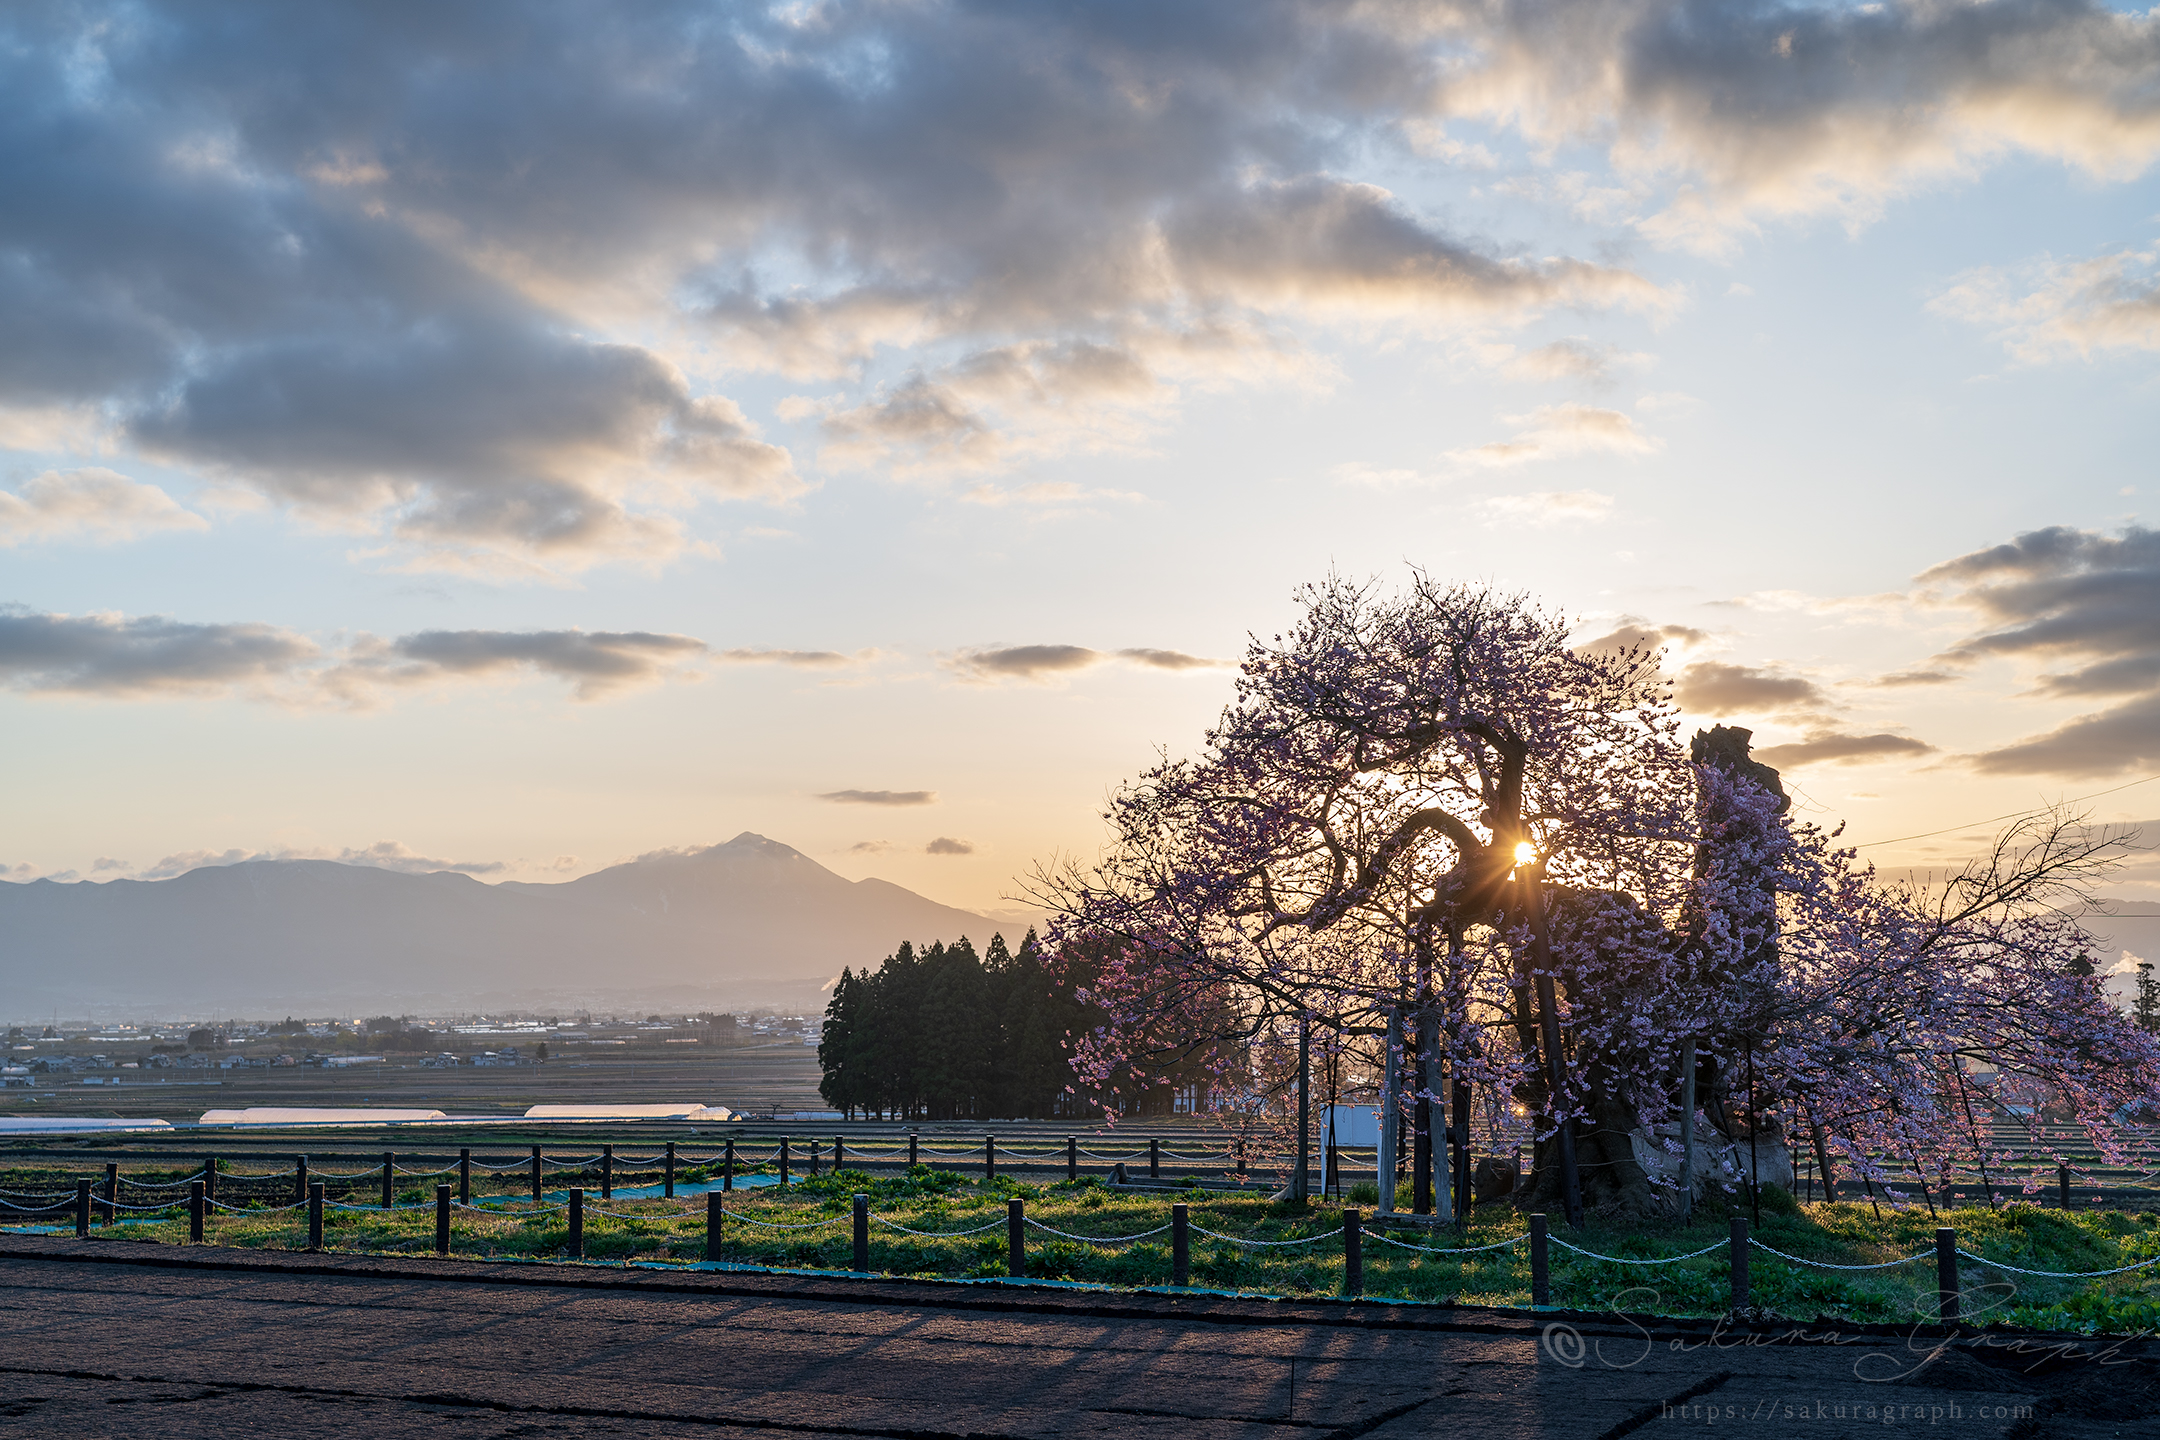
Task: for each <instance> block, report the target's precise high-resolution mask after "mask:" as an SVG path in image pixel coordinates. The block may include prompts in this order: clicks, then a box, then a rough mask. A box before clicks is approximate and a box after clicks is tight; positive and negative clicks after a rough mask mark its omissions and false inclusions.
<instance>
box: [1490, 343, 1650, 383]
mask: <svg viewBox="0 0 2160 1440" xmlns="http://www.w3.org/2000/svg"><path fill="white" fill-rule="evenodd" d="M1648 363H1650V357H1649V356H1647V355H1640V354H1622V353H1621V352H1620V351H1619V350H1617V349H1615V348H1614V347H1613V346H1610V345H1599V344H1595V343H1593V342H1592V341H1589V340H1586V339H1584V338H1583V337H1581V336H1570V337H1569V338H1567V339H1565V340H1555V341H1553V342H1552V343H1551V344H1549V345H1540V346H1539V347H1538V348H1536V349H1535V350H1526V351H1524V352H1523V353H1521V354H1520V355H1517V356H1515V357H1514V358H1513V359H1511V360H1509V361H1508V362H1507V363H1506V364H1505V365H1503V366H1501V367H1500V368H1501V373H1503V374H1505V375H1507V376H1508V377H1510V378H1511V379H1516V380H1580V381H1584V382H1586V383H1588V384H1592V385H1605V384H1609V383H1611V381H1612V379H1613V371H1614V370H1615V369H1616V368H1621V367H1626V368H1634V367H1637V366H1641V365H1647V364H1648Z"/></svg>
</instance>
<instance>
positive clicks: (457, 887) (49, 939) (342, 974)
mask: <svg viewBox="0 0 2160 1440" xmlns="http://www.w3.org/2000/svg"><path fill="white" fill-rule="evenodd" d="M997 928H998V925H997V923H996V922H994V921H991V920H989V919H986V918H985V917H983V916H981V915H977V914H974V913H972V912H970V911H966V910H958V909H954V908H953V907H951V906H948V905H940V904H938V903H937V902H935V901H933V900H929V899H926V898H924V897H923V896H921V895H917V894H916V893H914V892H913V891H912V890H907V889H904V888H902V887H901V886H898V885H894V884H891V883H890V882H888V881H884V880H876V879H866V880H848V879H845V878H844V877H842V876H839V875H836V874H834V873H833V872H832V871H830V870H828V869H826V868H825V867H824V866H822V865H820V864H818V863H817V862H816V861H814V860H812V859H811V858H810V857H809V856H807V855H804V854H803V853H802V852H800V851H798V850H795V849H793V848H792V847H790V846H787V845H783V844H781V843H779V842H778V841H776V840H768V839H767V838H765V837H764V836H762V835H756V834H752V833H750V832H748V831H745V832H744V833H743V834H741V835H738V836H736V837H735V838H734V839H733V840H730V841H728V842H727V843H726V844H724V845H713V846H709V847H706V848H704V849H701V850H688V851H662V852H657V853H655V854H651V855H643V856H640V857H638V858H637V859H636V860H632V861H629V862H627V863H625V864H622V865H615V866H611V867H609V868H608V869H605V870H600V871H596V872H594V873H593V874H590V875H585V876H580V877H579V878H578V879H576V880H569V881H563V882H560V883H556V884H532V883H525V882H518V881H505V882H503V883H501V884H497V885H486V884H482V883H481V882H479V881H477V880H475V879H473V878H472V877H471V876H469V875H463V874H459V873H456V872H454V871H435V872H432V873H430V874H424V875H408V874H401V873H398V872H395V871H390V870H381V869H376V868H373V867H371V866H366V865H348V864H344V863H341V862H339V861H334V860H251V861H246V862H243V863H241V864H237V865H224V866H204V867H202V868H200V869H196V870H190V871H188V872H187V873H186V874H184V875H178V876H175V877H173V878H172V879H169V880H111V881H105V882H103V883H94V882H89V881H75V882H55V881H50V880H33V881H29V882H27V883H0V1018H5V1019H6V1020H8V1021H10V1022H14V1021H19V1020H26V1019H30V1018H33V1017H37V1016H41V1015H45V1014H48V1013H50V1012H51V1011H53V1010H54V1009H59V1010H62V1011H70V1012H74V1013H85V1012H94V1013H113V1012H132V1011H137V1010H139V1011H141V1012H143V1013H146V1014H147V1013H150V1012H153V1011H155V1012H160V1013H165V1014H179V1013H187V1014H199V1015H206V1016H207V1015H222V1014H239V1015H261V1014H267V1013H269V1012H271V1011H279V1012H284V1011H288V1010H289V1011H290V1012H291V1013H294V1014H310V1013H312V1014H317V1015H320V1014H329V1013H335V1012H338V1011H350V1010H363V1009H364V1010H367V1011H369V1012H370V1013H377V1014H379V1013H384V1012H385V1011H390V1012H399V1011H418V1010H436V1009H457V1008H476V1009H477V1008H498V1009H499V1008H508V1007H510V1006H534V1007H540V1006H561V1007H574V1006H577V1005H587V1004H589V1005H603V1006H606V1005H627V1004H650V1005H652V1006H653V1007H655V1008H686V1007H693V1006H707V1005H712V1006H718V1005H735V1006H747V1005H758V1004H771V1005H815V1004H821V1003H822V1000H821V998H820V995H821V987H822V986H823V985H824V984H825V983H826V982H827V981H829V980H831V979H832V978H833V977H834V976H836V975H837V974H839V972H840V968H841V967H842V966H843V965H854V966H862V965H866V964H867V965H872V966H875V965H876V963H877V962H878V961H879V960H881V959H882V958H884V956H886V955H887V954H889V953H891V951H892V950H893V948H894V947H895V946H897V945H898V944H899V943H900V942H901V941H902V940H916V941H925V940H932V939H943V940H953V939H957V938H958V937H959V936H961V935H963V934H965V935H969V936H971V937H972V938H974V940H975V941H976V942H977V944H982V943H985V942H987V940H988V938H989V935H990V933H991V932H992V931H993V930H995V929H997ZM1008 928H1009V927H1008ZM1008 938H1010V939H1012V940H1015V941H1017V939H1018V938H1019V937H1018V936H1017V935H1015V936H1011V937H1008Z"/></svg>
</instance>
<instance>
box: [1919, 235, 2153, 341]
mask: <svg viewBox="0 0 2160 1440" xmlns="http://www.w3.org/2000/svg"><path fill="white" fill-rule="evenodd" d="M1928 308H1929V309H1930V310H1933V311H1934V312H1935V313H1936V314H1938V315H1946V316H1949V317H1950V318H1952V319H1955V320H1965V321H1969V322H1971V323H1972V324H1975V325H1981V326H1985V327H1987V329H1988V330H1989V332H1990V334H1991V336H1992V338H1994V339H1996V340H1999V341H2001V342H2002V344H2003V347H2004V348H2005V349H2006V350H2008V351H2009V352H2010V354H2011V355H2012V356H2014V357H2015V358H2017V359H2018V360H2021V361H2024V362H2025V363H2027V364H2032V365H2038V364H2044V363H2046V362H2048V361H2050V360H2058V359H2063V358H2065V357H2069V356H2077V357H2080V358H2084V359H2090V358H2091V357H2092V355H2093V353H2094V352H2095V351H2104V350H2160V247H2156V248H2154V249H2150V250H2122V251H2118V252H2116V253H2115V254H2112V255H2100V256H2096V257H2094V258H2093V259H2090V260H2076V261H2056V260H2052V259H2042V260H2038V261H2035V262H2033V263H2031V264H2028V265H2025V266H2022V267H2019V268H2017V269H2014V270H2000V269H1995V268H1993V267H1989V266H1982V267H1980V268H1978V269H1973V270H1968V271H1966V272H1965V273H1964V274H1962V275H1959V276H1958V277H1957V278H1956V279H1955V280H1954V281H1952V282H1951V284H1950V287H1949V288H1948V289H1947V290H1945V291H1943V293H1942V294H1940V295H1938V296H1936V297H1935V298H1934V299H1933V300H1931V301H1929V302H1928Z"/></svg>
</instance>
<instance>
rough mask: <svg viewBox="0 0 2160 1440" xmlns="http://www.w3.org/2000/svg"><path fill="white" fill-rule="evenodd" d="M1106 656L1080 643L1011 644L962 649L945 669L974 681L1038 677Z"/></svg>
mask: <svg viewBox="0 0 2160 1440" xmlns="http://www.w3.org/2000/svg"><path fill="white" fill-rule="evenodd" d="M1109 658H1110V657H1109V656H1107V655H1105V654H1103V652H1102V651H1100V650H1090V649H1088V648H1086V647H1085V646H1082V645H1012V646H1007V647H1005V648H1003V649H990V650H963V651H961V652H960V653H959V654H957V655H955V656H953V657H952V658H951V659H950V660H948V661H946V665H947V667H948V668H950V669H953V670H957V671H959V672H960V673H961V674H962V675H963V676H966V677H968V678H970V679H977V680H1004V679H1017V680H1040V679H1042V678H1044V677H1045V676H1049V675H1065V674H1070V673H1071V672H1072V671H1075V670H1085V669H1087V668H1088V667H1089V666H1091V665H1100V664H1101V663H1102V662H1103V661H1105V660H1107V659H1109Z"/></svg>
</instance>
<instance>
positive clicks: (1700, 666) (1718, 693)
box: [1673, 660, 1829, 716]
mask: <svg viewBox="0 0 2160 1440" xmlns="http://www.w3.org/2000/svg"><path fill="white" fill-rule="evenodd" d="M1673 694H1674V698H1675V699H1677V700H1678V701H1679V702H1680V708H1681V709H1683V710H1686V711H1689V712H1690V713H1692V714H1696V715H1713V716H1725V715H1734V714H1740V713H1744V712H1748V711H1763V712H1769V713H1783V712H1791V711H1814V710H1820V709H1823V708H1825V707H1827V706H1828V704H1829V696H1828V695H1826V694H1825V693H1824V692H1823V689H1822V687H1821V686H1819V685H1817V684H1816V683H1815V682H1814V681H1812V680H1808V679H1805V678H1803V677H1801V676H1798V675H1786V674H1780V673H1779V672H1777V671H1775V670H1770V669H1767V668H1756V667H1753V666H1748V665H1727V664H1724V663H1722V662H1720V661H1716V660H1698V661H1697V662H1695V663H1694V664H1693V665H1690V666H1688V667H1687V668H1686V669H1684V670H1682V671H1681V672H1680V676H1679V683H1678V684H1677V685H1676V686H1675V687H1674V692H1673Z"/></svg>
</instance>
